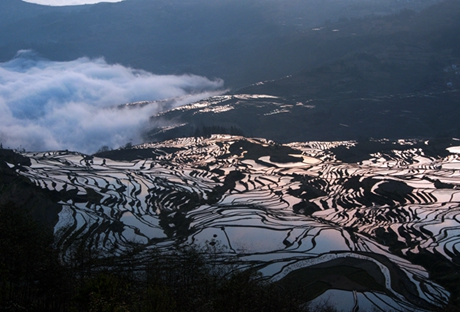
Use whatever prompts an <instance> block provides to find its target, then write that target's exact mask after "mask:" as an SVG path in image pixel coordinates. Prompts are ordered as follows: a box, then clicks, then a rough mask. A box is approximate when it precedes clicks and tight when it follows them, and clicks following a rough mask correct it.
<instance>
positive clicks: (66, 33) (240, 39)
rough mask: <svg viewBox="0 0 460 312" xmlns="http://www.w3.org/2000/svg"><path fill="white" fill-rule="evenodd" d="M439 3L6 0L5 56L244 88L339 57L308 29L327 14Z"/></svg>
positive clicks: (1, 19)
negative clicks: (90, 62) (188, 76)
mask: <svg viewBox="0 0 460 312" xmlns="http://www.w3.org/2000/svg"><path fill="white" fill-rule="evenodd" d="M435 2H437V1H436V0H419V1H408V2H400V1H396V0H395V1H393V0H392V1H388V0H376V1H363V0H353V1H338V0H330V1H319V0H314V1H289V3H288V4H287V3H286V1H281V0H270V1H260V0H252V1H241V0H239V1H229V0H224V1H208V0H200V1H165V0H158V1H150V0H148V1H147V0H126V1H123V2H120V3H100V4H96V5H85V6H75V7H47V6H39V5H34V4H30V3H24V2H22V1H21V0H4V1H1V3H0V26H1V27H0V61H6V60H9V59H11V58H12V57H13V56H14V55H15V53H16V52H17V51H18V50H21V49H33V50H35V51H37V52H38V53H39V54H41V55H42V56H43V57H45V58H49V59H51V60H56V61H59V60H73V59H75V58H78V57H82V56H89V57H100V56H102V57H105V58H106V59H107V61H108V62H111V63H121V64H123V65H126V66H132V67H135V68H140V69H145V70H148V71H151V72H153V73H156V74H180V73H193V74H197V75H203V76H207V77H209V78H213V77H219V78H223V79H224V80H225V81H226V83H227V85H228V86H230V87H242V86H245V85H247V84H250V83H254V82H257V81H259V80H267V79H275V78H279V77H282V76H285V75H288V74H291V73H293V72H297V71H299V70H302V69H305V68H309V67H311V66H313V65H317V64H319V63H321V62H323V61H327V60H328V59H329V58H330V57H334V55H329V54H324V53H322V52H321V51H317V45H320V44H321V41H322V40H323V39H316V38H311V37H310V36H309V35H308V34H306V33H309V32H311V29H312V28H313V27H318V26H320V25H322V24H323V23H324V22H325V21H326V20H329V21H336V20H338V19H339V18H349V17H357V16H365V15H369V14H371V15H382V14H391V13H395V12H398V11H400V10H401V9H404V8H410V9H419V8H421V7H425V6H427V5H429V4H432V3H435ZM318 40H319V41H318ZM336 56H337V55H336ZM338 56H342V55H341V54H339V55H338Z"/></svg>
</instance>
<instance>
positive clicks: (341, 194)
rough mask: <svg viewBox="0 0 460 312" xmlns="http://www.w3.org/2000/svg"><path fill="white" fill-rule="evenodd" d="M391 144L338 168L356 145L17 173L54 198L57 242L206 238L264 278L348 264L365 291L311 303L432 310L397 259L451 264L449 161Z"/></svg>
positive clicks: (181, 149) (195, 146)
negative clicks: (432, 257)
mask: <svg viewBox="0 0 460 312" xmlns="http://www.w3.org/2000/svg"><path fill="white" fill-rule="evenodd" d="M419 143H420V142H418V144H419ZM394 144H396V145H397V146H398V149H396V148H395V149H394V150H389V151H388V150H387V151H386V152H375V153H369V154H368V155H366V157H364V160H360V161H357V162H349V163H346V162H343V161H340V160H338V159H337V157H336V155H335V154H334V153H333V152H332V150H333V148H336V147H342V148H344V149H345V150H347V149H348V148H349V149H350V150H351V149H352V148H353V146H354V145H355V143H354V142H329V143H322V142H310V143H293V144H288V145H277V144H274V143H273V142H270V141H266V140H263V139H257V140H256V139H245V138H241V137H232V136H212V137H211V138H208V139H203V138H195V139H178V140H174V141H166V142H162V143H155V144H144V145H141V146H136V147H135V149H133V150H131V151H129V153H130V155H131V157H132V156H133V155H134V156H136V155H137V154H136V153H139V154H142V156H140V157H133V158H137V160H132V161H121V160H118V161H116V160H110V159H108V158H98V157H91V156H86V155H83V154H79V153H72V152H67V151H65V152H48V153H35V154H27V156H29V157H30V158H31V159H32V165H31V166H30V167H28V168H26V170H22V172H21V174H23V175H25V176H27V177H29V178H30V179H31V180H33V181H35V183H36V184H37V185H40V186H41V187H44V188H48V189H50V190H55V191H57V192H59V194H61V197H62V201H61V203H62V204H63V205H64V209H63V210H62V212H61V214H60V222H59V224H58V225H57V226H56V232H57V233H58V232H59V233H60V235H62V238H61V242H64V241H65V240H66V239H67V238H70V237H71V235H74V236H72V237H73V238H75V237H76V236H77V237H78V236H80V237H90V238H91V241H92V243H93V244H96V245H97V246H99V248H101V249H106V250H112V251H113V250H123V248H127V247H129V246H130V244H131V243H132V242H133V241H135V242H136V243H137V244H142V245H144V246H145V248H154V247H155V248H167V246H169V245H171V244H173V243H177V242H179V243H182V244H190V243H204V242H206V241H211V240H218V241H220V242H221V244H223V245H224V246H226V247H227V248H226V252H227V253H228V254H234V255H238V257H239V259H240V260H241V264H242V266H244V267H249V266H254V267H257V268H258V269H259V270H260V271H261V272H262V273H263V274H264V276H265V277H267V278H270V279H272V280H273V281H283V280H289V278H292V273H293V272H294V273H295V274H302V272H307V271H302V270H308V269H315V268H318V269H326V270H327V269H330V268H333V267H334V266H337V265H338V264H340V265H342V266H345V267H347V268H353V267H357V268H358V267H359V269H360V270H364V271H365V272H366V274H367V275H368V276H371V277H372V280H373V281H375V285H377V286H378V287H375V288H376V289H364V288H363V287H362V285H359V284H356V283H355V282H354V281H345V282H342V283H341V282H338V281H337V280H330V281H328V280H327V278H326V277H324V279H323V280H322V281H328V283H329V285H330V287H329V289H328V290H327V291H326V292H325V293H323V296H329V297H328V298H329V299H331V298H332V301H335V302H337V303H338V304H341V305H342V304H348V306H347V305H345V306H347V307H349V308H350V309H356V308H357V307H358V306H361V307H363V308H369V307H372V306H377V307H380V308H383V309H393V310H397V311H405V310H411V309H418V310H423V309H430V308H433V307H435V306H440V305H442V304H445V303H446V302H447V300H448V296H449V293H448V292H447V291H446V290H445V289H443V288H442V287H441V286H439V285H438V284H436V283H434V282H433V281H431V280H430V278H429V276H428V272H427V271H426V270H425V269H424V268H423V267H421V266H419V265H415V264H412V263H411V262H410V261H409V260H408V259H410V257H409V256H410V255H413V254H416V253H418V252H421V251H424V252H429V253H436V254H440V255H441V256H442V257H443V258H444V259H447V260H449V261H456V259H457V258H458V256H459V255H460V253H459V245H458V243H459V242H460V240H459V238H458V237H459V236H458V234H459V232H460V230H459V220H458V217H457V216H458V212H459V205H458V201H459V199H460V191H459V190H457V183H458V185H460V182H459V181H460V180H458V175H459V173H458V170H459V169H460V161H459V158H458V156H457V154H455V153H454V152H455V150H452V149H451V152H452V153H451V154H450V155H449V156H447V157H443V158H441V157H433V156H427V155H425V153H424V150H423V148H420V144H419V145H416V144H415V143H414V144H413V142H410V141H400V142H394ZM396 145H395V146H396ZM401 146H403V148H401ZM141 151H142V152H143V153H141ZM146 151H147V154H148V155H150V154H149V153H151V156H150V157H146V156H145V155H146V154H145V152H146ZM125 152H126V151H125ZM11 166H13V165H11ZM61 228H62V229H65V231H59V230H60V229H61ZM329 278H330V277H329ZM337 278H338V277H337V276H335V277H334V278H333V279H337ZM381 287H383V289H384V290H382V288H381ZM344 301H345V302H346V303H344Z"/></svg>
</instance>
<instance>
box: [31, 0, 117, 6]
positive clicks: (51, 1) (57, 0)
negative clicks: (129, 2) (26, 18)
mask: <svg viewBox="0 0 460 312" xmlns="http://www.w3.org/2000/svg"><path fill="white" fill-rule="evenodd" d="M22 1H24V2H28V3H35V4H40V5H50V6H68V5H83V4H96V3H100V2H110V3H116V2H122V1H124V0H22Z"/></svg>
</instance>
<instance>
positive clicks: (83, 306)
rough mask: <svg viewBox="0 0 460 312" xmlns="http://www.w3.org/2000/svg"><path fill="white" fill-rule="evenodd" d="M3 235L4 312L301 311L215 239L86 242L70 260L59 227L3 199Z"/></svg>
mask: <svg viewBox="0 0 460 312" xmlns="http://www.w3.org/2000/svg"><path fill="white" fill-rule="evenodd" d="M0 235H1V240H0V311H100V312H105V311H107V312H108V311H111V312H112V311H113V312H114V311H120V312H121V311H139V312H143V311H159V312H161V311H296V310H300V309H299V304H298V303H297V302H296V301H295V300H294V299H293V298H292V297H291V296H289V294H286V293H284V292H283V290H282V289H281V288H278V286H276V285H275V284H272V283H268V282H263V281H261V280H260V278H258V277H259V276H258V275H257V274H256V273H255V272H253V271H240V270H237V269H236V266H235V264H234V262H232V261H227V260H228V259H227V260H225V259H224V260H222V259H217V258H216V259H215V261H210V259H211V260H212V259H213V257H216V244H215V242H213V243H212V244H210V245H209V246H208V247H209V248H195V247H188V248H187V247H186V248H176V249H173V250H170V251H168V252H158V251H155V250H154V251H151V252H148V253H145V251H141V250H136V248H133V249H132V250H130V251H129V252H127V253H125V254H123V255H117V256H114V255H109V254H106V255H101V253H100V252H96V250H93V251H92V252H89V251H91V250H89V248H90V246H87V245H85V242H84V241H81V242H77V247H76V248H75V250H74V252H72V253H70V258H67V260H66V261H63V260H62V259H63V258H62V257H60V254H59V252H60V251H59V250H58V249H57V248H56V247H55V245H54V243H53V233H51V232H50V231H49V230H46V228H44V227H42V226H40V225H39V224H38V223H36V222H34V221H33V220H32V218H31V217H30V216H29V215H28V214H27V213H25V212H24V211H23V210H22V209H20V208H18V207H17V206H15V205H14V204H12V203H10V204H6V205H1V206H0ZM78 244H81V246H78ZM217 248H218V247H217ZM140 253H142V257H140Z"/></svg>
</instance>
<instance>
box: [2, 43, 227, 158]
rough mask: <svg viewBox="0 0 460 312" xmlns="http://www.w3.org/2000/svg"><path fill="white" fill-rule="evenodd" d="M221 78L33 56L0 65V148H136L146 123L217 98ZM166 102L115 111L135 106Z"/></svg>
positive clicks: (21, 54) (19, 56)
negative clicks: (129, 144)
mask: <svg viewBox="0 0 460 312" xmlns="http://www.w3.org/2000/svg"><path fill="white" fill-rule="evenodd" d="M222 88H223V81H222V80H209V79H207V78H205V77H200V76H194V75H183V76H173V75H162V76H159V75H153V74H151V73H148V72H146V71H142V70H135V69H132V68H127V67H124V66H121V65H111V64H107V63H106V62H105V61H104V59H102V58H99V59H88V58H79V59H77V60H74V61H70V62H54V61H49V60H46V59H41V58H39V57H37V55H35V54H34V53H33V52H32V51H30V50H23V51H19V52H18V54H17V55H16V57H15V58H14V59H12V60H10V61H8V62H5V63H0V143H2V144H3V146H4V147H12V148H24V149H26V150H29V151H43V150H56V149H69V150H77V151H81V152H86V153H93V152H95V151H97V150H98V149H99V148H100V147H101V146H103V145H106V146H109V147H113V148H116V147H119V146H122V145H124V144H126V143H127V142H133V143H137V142H139V141H140V138H141V133H142V131H143V130H144V129H145V128H146V126H147V125H148V121H149V117H150V116H152V115H153V114H156V113H158V112H160V111H162V110H166V109H170V108H172V107H176V106H178V105H183V104H187V103H189V102H193V101H196V100H199V99H202V98H205V97H208V96H211V95H216V94H219V93H222ZM179 97H180V99H178V100H176V101H168V104H167V106H165V105H162V106H160V105H159V104H149V105H143V106H141V105H137V106H135V107H132V106H130V107H124V108H120V104H124V103H130V102H137V101H155V100H162V99H171V98H179Z"/></svg>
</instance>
